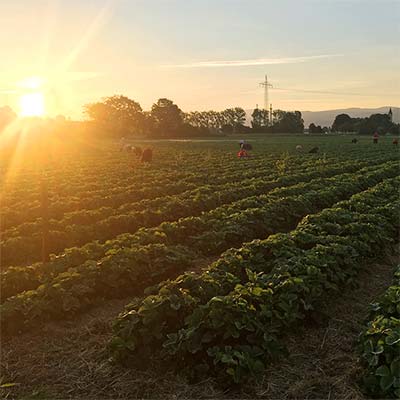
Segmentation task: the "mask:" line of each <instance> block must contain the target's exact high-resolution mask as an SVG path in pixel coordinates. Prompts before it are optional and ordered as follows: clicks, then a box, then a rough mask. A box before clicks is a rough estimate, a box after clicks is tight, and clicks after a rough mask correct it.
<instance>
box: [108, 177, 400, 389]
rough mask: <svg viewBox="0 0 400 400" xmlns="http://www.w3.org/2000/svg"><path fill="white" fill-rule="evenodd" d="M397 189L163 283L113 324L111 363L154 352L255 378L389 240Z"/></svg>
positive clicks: (193, 367) (169, 361) (141, 360)
mask: <svg viewBox="0 0 400 400" xmlns="http://www.w3.org/2000/svg"><path fill="white" fill-rule="evenodd" d="M398 189H399V179H397V180H387V181H384V182H383V183H381V184H378V185H377V186H376V187H374V188H373V189H368V190H367V191H366V192H364V193H361V194H358V195H356V196H353V197H352V198H351V199H350V200H348V201H344V202H341V203H338V204H337V205H336V206H335V207H333V208H331V209H326V210H324V211H322V212H321V213H320V214H317V215H313V216H309V217H306V218H305V219H304V220H303V221H302V223H300V224H299V225H298V227H297V228H296V230H294V231H292V232H291V233H288V234H279V235H274V236H271V237H269V238H268V239H266V240H262V241H255V242H252V243H250V244H247V245H245V246H244V247H243V248H242V249H239V250H230V251H228V252H227V253H225V254H224V255H223V256H222V258H221V259H220V260H219V261H217V262H216V263H214V264H213V265H211V267H210V268H209V269H208V270H207V271H205V272H203V273H202V274H186V275H183V276H180V277H178V278H177V279H176V280H175V281H172V282H167V283H165V284H161V285H160V288H159V292H158V294H152V295H150V296H148V297H146V298H145V299H143V300H138V301H136V302H134V303H132V304H131V305H130V306H128V307H127V309H126V311H125V312H124V313H123V314H121V315H120V316H119V318H118V319H117V321H116V323H115V326H114V329H115V330H114V332H115V334H114V338H113V340H112V341H111V343H110V349H111V351H112V353H113V355H114V358H116V359H118V360H120V361H124V362H132V363H138V364H142V366H143V364H146V362H147V361H148V360H149V356H151V355H157V357H160V358H161V361H162V362H166V365H168V366H169V368H170V367H171V366H173V365H175V366H176V367H178V368H179V367H181V368H183V366H185V368H184V369H185V370H186V371H188V372H189V373H192V374H193V375H195V376H202V375H203V374H204V373H205V372H207V373H212V374H215V375H221V376H223V377H224V378H225V379H226V378H228V379H230V380H231V379H232V380H233V381H235V382H240V381H241V380H242V379H244V378H246V377H248V376H252V375H256V374H258V373H261V372H262V370H263V369H264V367H265V366H266V364H267V363H268V362H270V360H271V358H273V357H274V356H276V355H279V354H281V353H282V352H283V350H284V349H283V345H282V341H281V339H282V337H283V336H284V335H285V334H286V333H287V331H288V330H289V329H291V328H293V327H294V326H295V325H296V323H298V322H299V321H300V320H302V319H303V318H304V317H305V316H306V315H307V313H308V311H309V310H311V309H313V308H317V307H318V301H319V300H320V299H321V297H323V296H325V295H326V293H327V292H331V291H336V292H340V290H341V289H342V287H343V285H344V284H346V283H348V282H349V281H351V280H353V279H354V278H355V276H356V274H357V270H358V269H359V268H361V267H362V263H363V261H364V259H365V258H368V257H375V256H377V255H380V254H382V252H383V251H384V249H385V247H387V245H388V244H390V243H394V239H395V238H396V236H397V234H398V228H399V226H398V221H397V215H398V213H399V211H400V202H399V201H398ZM159 361H160V360H159ZM188 367H189V368H188Z"/></svg>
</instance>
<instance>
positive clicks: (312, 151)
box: [309, 146, 319, 154]
mask: <svg viewBox="0 0 400 400" xmlns="http://www.w3.org/2000/svg"><path fill="white" fill-rule="evenodd" d="M318 151H319V147H318V146H315V147H313V148H312V149H311V150H310V151H309V153H310V154H316V153H318Z"/></svg>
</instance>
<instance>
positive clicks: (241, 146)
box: [239, 139, 244, 149]
mask: <svg viewBox="0 0 400 400" xmlns="http://www.w3.org/2000/svg"><path fill="white" fill-rule="evenodd" d="M239 147H240V148H241V149H243V147H244V139H242V140H241V141H240V142H239Z"/></svg>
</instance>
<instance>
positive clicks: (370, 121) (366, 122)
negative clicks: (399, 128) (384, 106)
mask: <svg viewBox="0 0 400 400" xmlns="http://www.w3.org/2000/svg"><path fill="white" fill-rule="evenodd" d="M394 128H395V124H393V123H392V122H391V120H390V116H389V115H388V114H372V115H370V116H369V117H368V118H363V119H362V121H361V123H360V124H359V129H358V132H359V133H360V134H361V135H372V134H373V133H374V132H379V133H381V134H383V133H387V132H390V133H392V132H395V129H394Z"/></svg>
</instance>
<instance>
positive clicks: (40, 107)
mask: <svg viewBox="0 0 400 400" xmlns="http://www.w3.org/2000/svg"><path fill="white" fill-rule="evenodd" d="M19 106H20V113H19V114H20V116H21V117H42V116H43V115H44V113H45V101H44V95H43V93H42V92H31V93H26V94H23V95H21V96H20V98H19Z"/></svg>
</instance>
